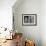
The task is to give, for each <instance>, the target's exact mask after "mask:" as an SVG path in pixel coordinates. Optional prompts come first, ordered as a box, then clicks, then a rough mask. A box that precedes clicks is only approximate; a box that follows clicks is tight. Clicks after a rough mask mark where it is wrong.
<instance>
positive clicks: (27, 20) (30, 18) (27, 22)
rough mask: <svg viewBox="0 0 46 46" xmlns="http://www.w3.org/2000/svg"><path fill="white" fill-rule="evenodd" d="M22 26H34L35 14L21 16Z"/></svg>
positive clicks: (35, 23) (35, 22)
mask: <svg viewBox="0 0 46 46" xmlns="http://www.w3.org/2000/svg"><path fill="white" fill-rule="evenodd" d="M22 25H23V26H36V25H37V14H22Z"/></svg>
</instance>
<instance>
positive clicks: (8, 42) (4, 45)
mask: <svg viewBox="0 0 46 46" xmlns="http://www.w3.org/2000/svg"><path fill="white" fill-rule="evenodd" d="M0 46H16V44H15V39H13V40H6V42H4V43H2V44H1V45H0Z"/></svg>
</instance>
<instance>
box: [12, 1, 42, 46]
mask: <svg viewBox="0 0 46 46" xmlns="http://www.w3.org/2000/svg"><path fill="white" fill-rule="evenodd" d="M13 13H14V19H15V22H14V23H15V30H18V32H22V33H23V37H24V38H28V39H31V40H34V41H35V44H36V46H41V30H40V17H41V1H40V0H20V1H19V0H18V2H16V3H15V5H14V6H13ZM22 14H37V26H22Z"/></svg>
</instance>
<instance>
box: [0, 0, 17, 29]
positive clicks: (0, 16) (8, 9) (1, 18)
mask: <svg viewBox="0 0 46 46" xmlns="http://www.w3.org/2000/svg"><path fill="white" fill-rule="evenodd" d="M15 2H16V0H0V27H7V28H9V29H11V28H12V6H13V4H14V3H15Z"/></svg>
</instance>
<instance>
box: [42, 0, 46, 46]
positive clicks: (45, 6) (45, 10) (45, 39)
mask: <svg viewBox="0 0 46 46" xmlns="http://www.w3.org/2000/svg"><path fill="white" fill-rule="evenodd" d="M41 40H42V46H46V0H42V1H41Z"/></svg>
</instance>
